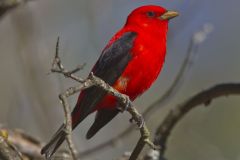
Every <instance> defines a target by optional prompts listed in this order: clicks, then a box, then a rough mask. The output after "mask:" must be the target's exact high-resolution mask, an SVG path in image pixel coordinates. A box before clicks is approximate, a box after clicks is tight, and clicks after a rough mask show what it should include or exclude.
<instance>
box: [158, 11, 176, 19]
mask: <svg viewBox="0 0 240 160" xmlns="http://www.w3.org/2000/svg"><path fill="white" fill-rule="evenodd" d="M178 15H179V13H178V12H176V11H167V12H165V13H164V14H163V15H161V16H160V19H161V20H170V19H172V18H174V17H177V16H178Z"/></svg>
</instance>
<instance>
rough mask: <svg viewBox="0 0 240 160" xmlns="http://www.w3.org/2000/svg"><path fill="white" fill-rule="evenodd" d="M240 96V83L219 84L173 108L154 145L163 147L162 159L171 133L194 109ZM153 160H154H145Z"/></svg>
mask: <svg viewBox="0 0 240 160" xmlns="http://www.w3.org/2000/svg"><path fill="white" fill-rule="evenodd" d="M239 94H240V83H227V84H219V85H216V86H213V87H211V88H209V89H207V90H205V91H202V92H200V93H198V94H196V95H194V96H193V97H191V98H190V99H188V100H187V101H185V102H184V103H182V104H180V105H178V106H177V107H175V108H173V109H172V110H171V111H170V113H169V114H168V115H167V116H166V118H165V119H164V120H163V122H162V123H161V125H160V126H159V127H158V128H157V131H156V134H155V139H154V144H156V145H160V146H161V152H160V158H159V159H164V153H165V151H166V143H167V140H168V137H169V136H170V134H171V131H172V130H173V128H174V127H175V125H176V124H177V123H178V122H179V121H180V120H181V119H182V118H183V117H184V116H185V115H186V114H187V113H188V112H189V111H191V110H192V109H193V108H195V107H197V106H199V105H201V104H203V105H205V106H207V105H209V104H210V103H211V101H212V100H213V99H215V98H219V97H222V96H229V95H239ZM150 152H152V151H150ZM145 160H153V159H149V158H148V159H147V158H146V159H145Z"/></svg>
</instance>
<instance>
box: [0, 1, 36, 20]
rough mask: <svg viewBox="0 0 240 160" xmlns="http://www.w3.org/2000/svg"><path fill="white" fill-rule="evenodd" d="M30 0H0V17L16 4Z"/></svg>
mask: <svg viewBox="0 0 240 160" xmlns="http://www.w3.org/2000/svg"><path fill="white" fill-rule="evenodd" d="M28 1H32V0H1V1H0V17H2V16H3V15H4V14H5V13H6V12H7V11H9V10H11V9H14V8H16V7H17V6H19V5H21V4H24V3H26V2H28Z"/></svg>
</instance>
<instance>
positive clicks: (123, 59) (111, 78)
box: [72, 32, 137, 128]
mask: <svg viewBox="0 0 240 160" xmlns="http://www.w3.org/2000/svg"><path fill="white" fill-rule="evenodd" d="M136 36H137V34H136V33H135V32H126V33H124V34H123V35H122V36H121V37H120V38H119V39H118V40H117V41H115V42H114V43H113V44H111V45H110V46H109V47H107V48H106V49H105V50H104V51H103V53H102V55H101V57H100V58H99V60H98V61H97V63H96V64H95V66H94V68H93V70H92V71H93V73H94V75H96V76H98V77H99V78H101V79H102V80H104V81H105V82H106V83H108V84H109V85H113V84H114V82H115V81H116V80H117V79H118V78H119V77H120V76H121V74H122V72H123V71H124V69H125V68H126V66H127V64H128V62H129V61H130V60H131V58H132V56H131V53H130V51H131V49H132V46H133V42H134V40H135V38H136ZM105 95H106V92H105V91H103V90H102V89H101V88H99V87H95V86H93V87H91V88H88V89H86V90H84V91H83V97H82V98H81V100H80V101H79V103H78V104H77V105H76V107H75V108H74V111H73V112H72V116H74V117H79V119H78V121H77V122H76V123H74V124H73V128H75V127H76V126H77V125H78V123H80V122H81V121H82V120H83V119H84V118H85V117H86V116H87V115H88V114H90V113H91V112H92V111H93V110H94V108H95V106H96V105H97V104H98V103H99V102H100V101H101V100H102V98H103V97H104V96H105ZM114 113H115V112H114Z"/></svg>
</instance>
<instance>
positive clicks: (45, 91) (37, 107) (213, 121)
mask: <svg viewBox="0 0 240 160" xmlns="http://www.w3.org/2000/svg"><path fill="white" fill-rule="evenodd" d="M146 4H154V5H161V6H164V7H166V8H167V9H171V10H177V11H179V12H180V14H181V15H180V16H179V17H178V18H176V19H174V20H172V21H171V22H170V24H169V34H168V54H167V58H166V62H165V66H164V69H163V72H162V74H161V76H160V77H159V78H158V80H157V82H156V83H155V84H154V85H153V86H152V87H151V89H150V90H149V91H148V92H147V93H145V94H144V95H142V96H141V97H140V98H138V100H136V102H135V103H136V105H137V106H139V110H140V111H144V109H146V107H147V106H148V105H149V104H151V102H153V101H155V100H156V99H158V98H159V97H160V96H161V95H162V94H163V93H164V91H165V90H166V89H167V88H168V87H169V85H171V83H172V81H173V80H174V77H175V76H176V74H177V72H178V70H179V67H180V65H181V63H182V61H183V58H184V56H185V55H186V50H187V47H188V45H189V42H190V38H191V36H192V34H193V33H194V32H196V31H198V30H199V29H201V28H202V26H203V25H204V24H205V23H211V24H212V25H213V26H214V32H213V33H211V34H210V35H209V36H208V38H207V40H206V41H204V43H202V44H201V46H200V47H199V50H198V55H197V57H196V58H197V59H196V61H195V63H194V65H193V67H192V72H191V73H190V74H189V75H188V76H187V78H186V79H185V81H184V83H183V84H182V85H181V88H180V90H179V91H178V93H177V95H176V96H175V97H174V98H173V99H172V100H171V103H169V104H167V105H166V106H164V107H162V108H160V109H159V110H158V111H157V112H155V113H154V114H152V117H151V118H150V119H149V120H148V121H147V122H146V123H147V125H148V126H149V127H150V129H151V131H152V133H154V132H155V129H156V127H157V126H158V124H159V123H160V122H161V121H162V119H163V118H164V117H165V116H166V114H167V113H168V111H169V109H170V108H172V107H174V106H176V105H177V104H179V103H181V102H183V101H184V100H186V99H188V98H189V97H190V96H191V95H193V94H195V93H197V92H199V91H202V90H203V89H206V88H208V87H210V86H212V85H214V84H217V83H222V82H239V81H240V75H239V70H240V68H239V67H240V63H239V62H240V54H239V51H240V45H239V37H240V31H239V28H240V21H239V17H238V16H239V15H240V10H239V6H240V1H239V0H229V1H225V0H212V1H209V0H201V1H198V0H191V1H187V0H171V1H163V0H158V1H156V0H148V1H128V0H121V1H116V0H101V1H91V0H81V1H79V0H68V1H66V0H51V1H47V0H35V1H33V2H30V3H28V4H26V5H22V6H20V7H18V8H17V9H15V10H12V11H11V12H9V13H7V14H6V15H5V16H4V17H2V18H1V20H0V50H1V54H0V73H1V76H0V88H1V92H0V101H1V107H0V123H1V124H4V125H6V126H8V127H9V128H20V129H23V130H25V131H26V132H28V133H29V134H31V135H34V136H36V137H38V138H39V139H41V140H42V141H48V140H49V139H50V137H51V136H52V134H53V133H54V132H55V131H56V130H57V128H58V127H59V126H60V124H61V123H62V122H63V111H62V108H61V107H62V106H61V105H60V103H59V100H58V94H59V93H60V92H61V91H64V89H66V88H68V87H70V86H73V85H76V83H75V82H73V81H71V80H67V79H65V78H63V77H62V76H59V75H55V74H51V75H47V73H48V72H49V70H50V67H51V61H52V59H53V56H54V52H55V44H56V40H57V37H58V36H60V56H61V58H62V60H63V63H64V64H65V67H66V68H69V69H71V68H74V67H76V66H77V65H78V64H83V63H87V66H86V67H85V69H84V70H83V71H82V72H81V73H79V75H80V76H82V77H86V76H87V74H88V72H89V71H90V69H91V67H92V66H93V64H94V63H95V61H96V60H97V58H98V57H99V55H100V53H101V50H102V48H103V47H104V46H105V44H106V43H107V41H108V40H109V39H110V38H111V36H112V35H113V34H114V33H115V32H116V31H117V30H118V29H120V28H121V27H122V25H123V24H124V23H125V20H126V17H127V15H128V14H129V13H130V12H131V11H132V10H133V9H135V8H136V7H139V6H141V5H146ZM69 101H70V104H71V105H72V106H74V104H75V102H76V96H75V97H72V98H70V99H69ZM239 104H240V99H239V97H237V96H235V97H232V96H229V97H226V98H221V99H217V100H214V101H213V103H212V104H211V105H210V106H209V107H207V108H206V107H198V108H197V109H194V110H193V111H192V112H191V113H190V114H188V115H187V116H186V117H185V118H184V119H183V120H182V121H181V122H180V123H179V124H178V125H177V126H176V128H175V129H174V131H173V134H172V135H171V137H170V140H169V142H168V149H167V152H166V157H167V158H168V159H170V160H171V159H178V160H192V159H195V160H203V159H204V160H240V152H239V148H240V141H239V139H238V138H239V135H240V117H239V113H240V108H239ZM93 118H94V116H90V117H89V118H87V119H86V120H85V121H84V122H83V123H82V124H81V125H80V126H79V127H78V128H77V129H76V130H75V131H74V133H73V137H74V142H75V144H76V146H77V149H78V150H79V151H84V150H87V149H88V148H91V147H93V146H95V145H96V144H100V143H101V142H104V141H106V140H107V139H109V138H110V137H113V136H114V135H116V134H118V133H120V132H121V131H123V130H124V128H126V127H127V126H128V125H129V122H128V119H129V118H130V117H129V116H128V114H127V113H124V114H120V115H119V116H118V117H117V118H115V119H114V121H113V122H112V123H110V124H109V125H108V126H107V127H105V128H104V129H102V130H101V132H100V133H98V134H97V135H96V136H95V137H94V138H93V139H91V140H89V141H87V140H85V134H86V131H87V129H88V128H89V126H90V125H91V123H92V120H93ZM116 126H117V127H116ZM138 135H139V133H138V131H137V130H136V131H134V132H132V134H131V135H130V136H129V137H127V138H125V139H123V140H122V141H121V142H120V143H119V144H116V146H112V147H110V148H108V149H106V150H104V151H101V152H100V153H97V154H93V155H91V157H89V158H91V159H99V160H101V159H116V158H117V157H120V156H121V155H122V154H123V153H124V152H125V151H131V150H132V149H133V147H134V145H135V144H136V142H137V139H138ZM86 159H87V158H86Z"/></svg>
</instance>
